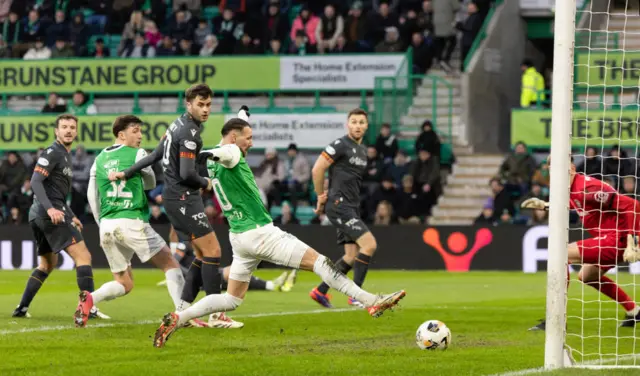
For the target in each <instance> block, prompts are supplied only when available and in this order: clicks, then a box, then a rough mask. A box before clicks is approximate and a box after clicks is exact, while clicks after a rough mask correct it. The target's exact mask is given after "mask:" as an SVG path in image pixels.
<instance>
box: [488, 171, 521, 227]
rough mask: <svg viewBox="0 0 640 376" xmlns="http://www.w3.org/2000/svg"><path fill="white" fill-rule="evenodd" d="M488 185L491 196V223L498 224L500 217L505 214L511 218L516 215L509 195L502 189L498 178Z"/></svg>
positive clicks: (502, 185) (502, 186)
mask: <svg viewBox="0 0 640 376" xmlns="http://www.w3.org/2000/svg"><path fill="white" fill-rule="evenodd" d="M489 184H490V185H491V191H492V194H493V221H494V222H499V221H500V220H501V219H500V217H501V216H502V215H503V213H505V212H506V213H508V214H509V216H510V217H513V216H514V215H515V213H516V208H515V206H514V205H513V200H512V199H511V194H510V193H509V192H508V191H507V190H506V189H504V184H502V182H501V181H500V179H498V178H493V179H491V181H490V183H489ZM509 219H510V218H509Z"/></svg>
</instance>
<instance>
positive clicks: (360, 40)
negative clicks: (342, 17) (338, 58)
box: [344, 0, 373, 52]
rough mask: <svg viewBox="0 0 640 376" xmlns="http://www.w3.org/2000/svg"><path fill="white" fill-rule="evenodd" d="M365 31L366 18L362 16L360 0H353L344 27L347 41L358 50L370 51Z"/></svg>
mask: <svg viewBox="0 0 640 376" xmlns="http://www.w3.org/2000/svg"><path fill="white" fill-rule="evenodd" d="M367 32H368V28H367V19H366V17H363V16H362V1H360V0H357V1H354V2H353V4H351V9H350V10H349V14H348V17H347V20H346V22H345V27H344V33H345V37H346V39H347V43H348V44H349V45H352V46H354V48H355V49H356V50H357V51H358V52H370V51H372V50H373V48H372V47H371V43H370V42H369V41H368V35H367Z"/></svg>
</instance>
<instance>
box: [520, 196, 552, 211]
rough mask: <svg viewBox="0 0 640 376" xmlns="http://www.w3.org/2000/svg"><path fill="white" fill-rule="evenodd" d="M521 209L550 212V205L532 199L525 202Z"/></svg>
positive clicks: (537, 199)
mask: <svg viewBox="0 0 640 376" xmlns="http://www.w3.org/2000/svg"><path fill="white" fill-rule="evenodd" d="M520 207H521V208H523V209H535V210H549V203H548V202H546V201H543V200H541V199H539V198H536V197H532V198H528V199H526V200H524V201H523V202H522V204H520Z"/></svg>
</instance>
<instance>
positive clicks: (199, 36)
mask: <svg viewBox="0 0 640 376" xmlns="http://www.w3.org/2000/svg"><path fill="white" fill-rule="evenodd" d="M211 34H212V32H211V27H210V26H209V22H207V20H205V19H202V20H200V22H198V28H196V30H195V31H194V32H193V37H194V42H195V44H196V45H198V46H199V47H202V46H204V43H205V40H206V39H207V37H208V36H209V35H211Z"/></svg>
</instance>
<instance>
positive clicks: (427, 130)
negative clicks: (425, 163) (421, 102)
mask: <svg viewBox="0 0 640 376" xmlns="http://www.w3.org/2000/svg"><path fill="white" fill-rule="evenodd" d="M415 150H416V152H419V151H420V150H426V151H428V152H429V153H430V154H431V155H433V156H434V157H438V158H439V157H440V136H438V134H437V133H436V131H434V130H433V124H432V123H431V120H425V121H424V122H423V123H422V132H421V133H420V135H419V136H418V139H417V140H416V144H415Z"/></svg>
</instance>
